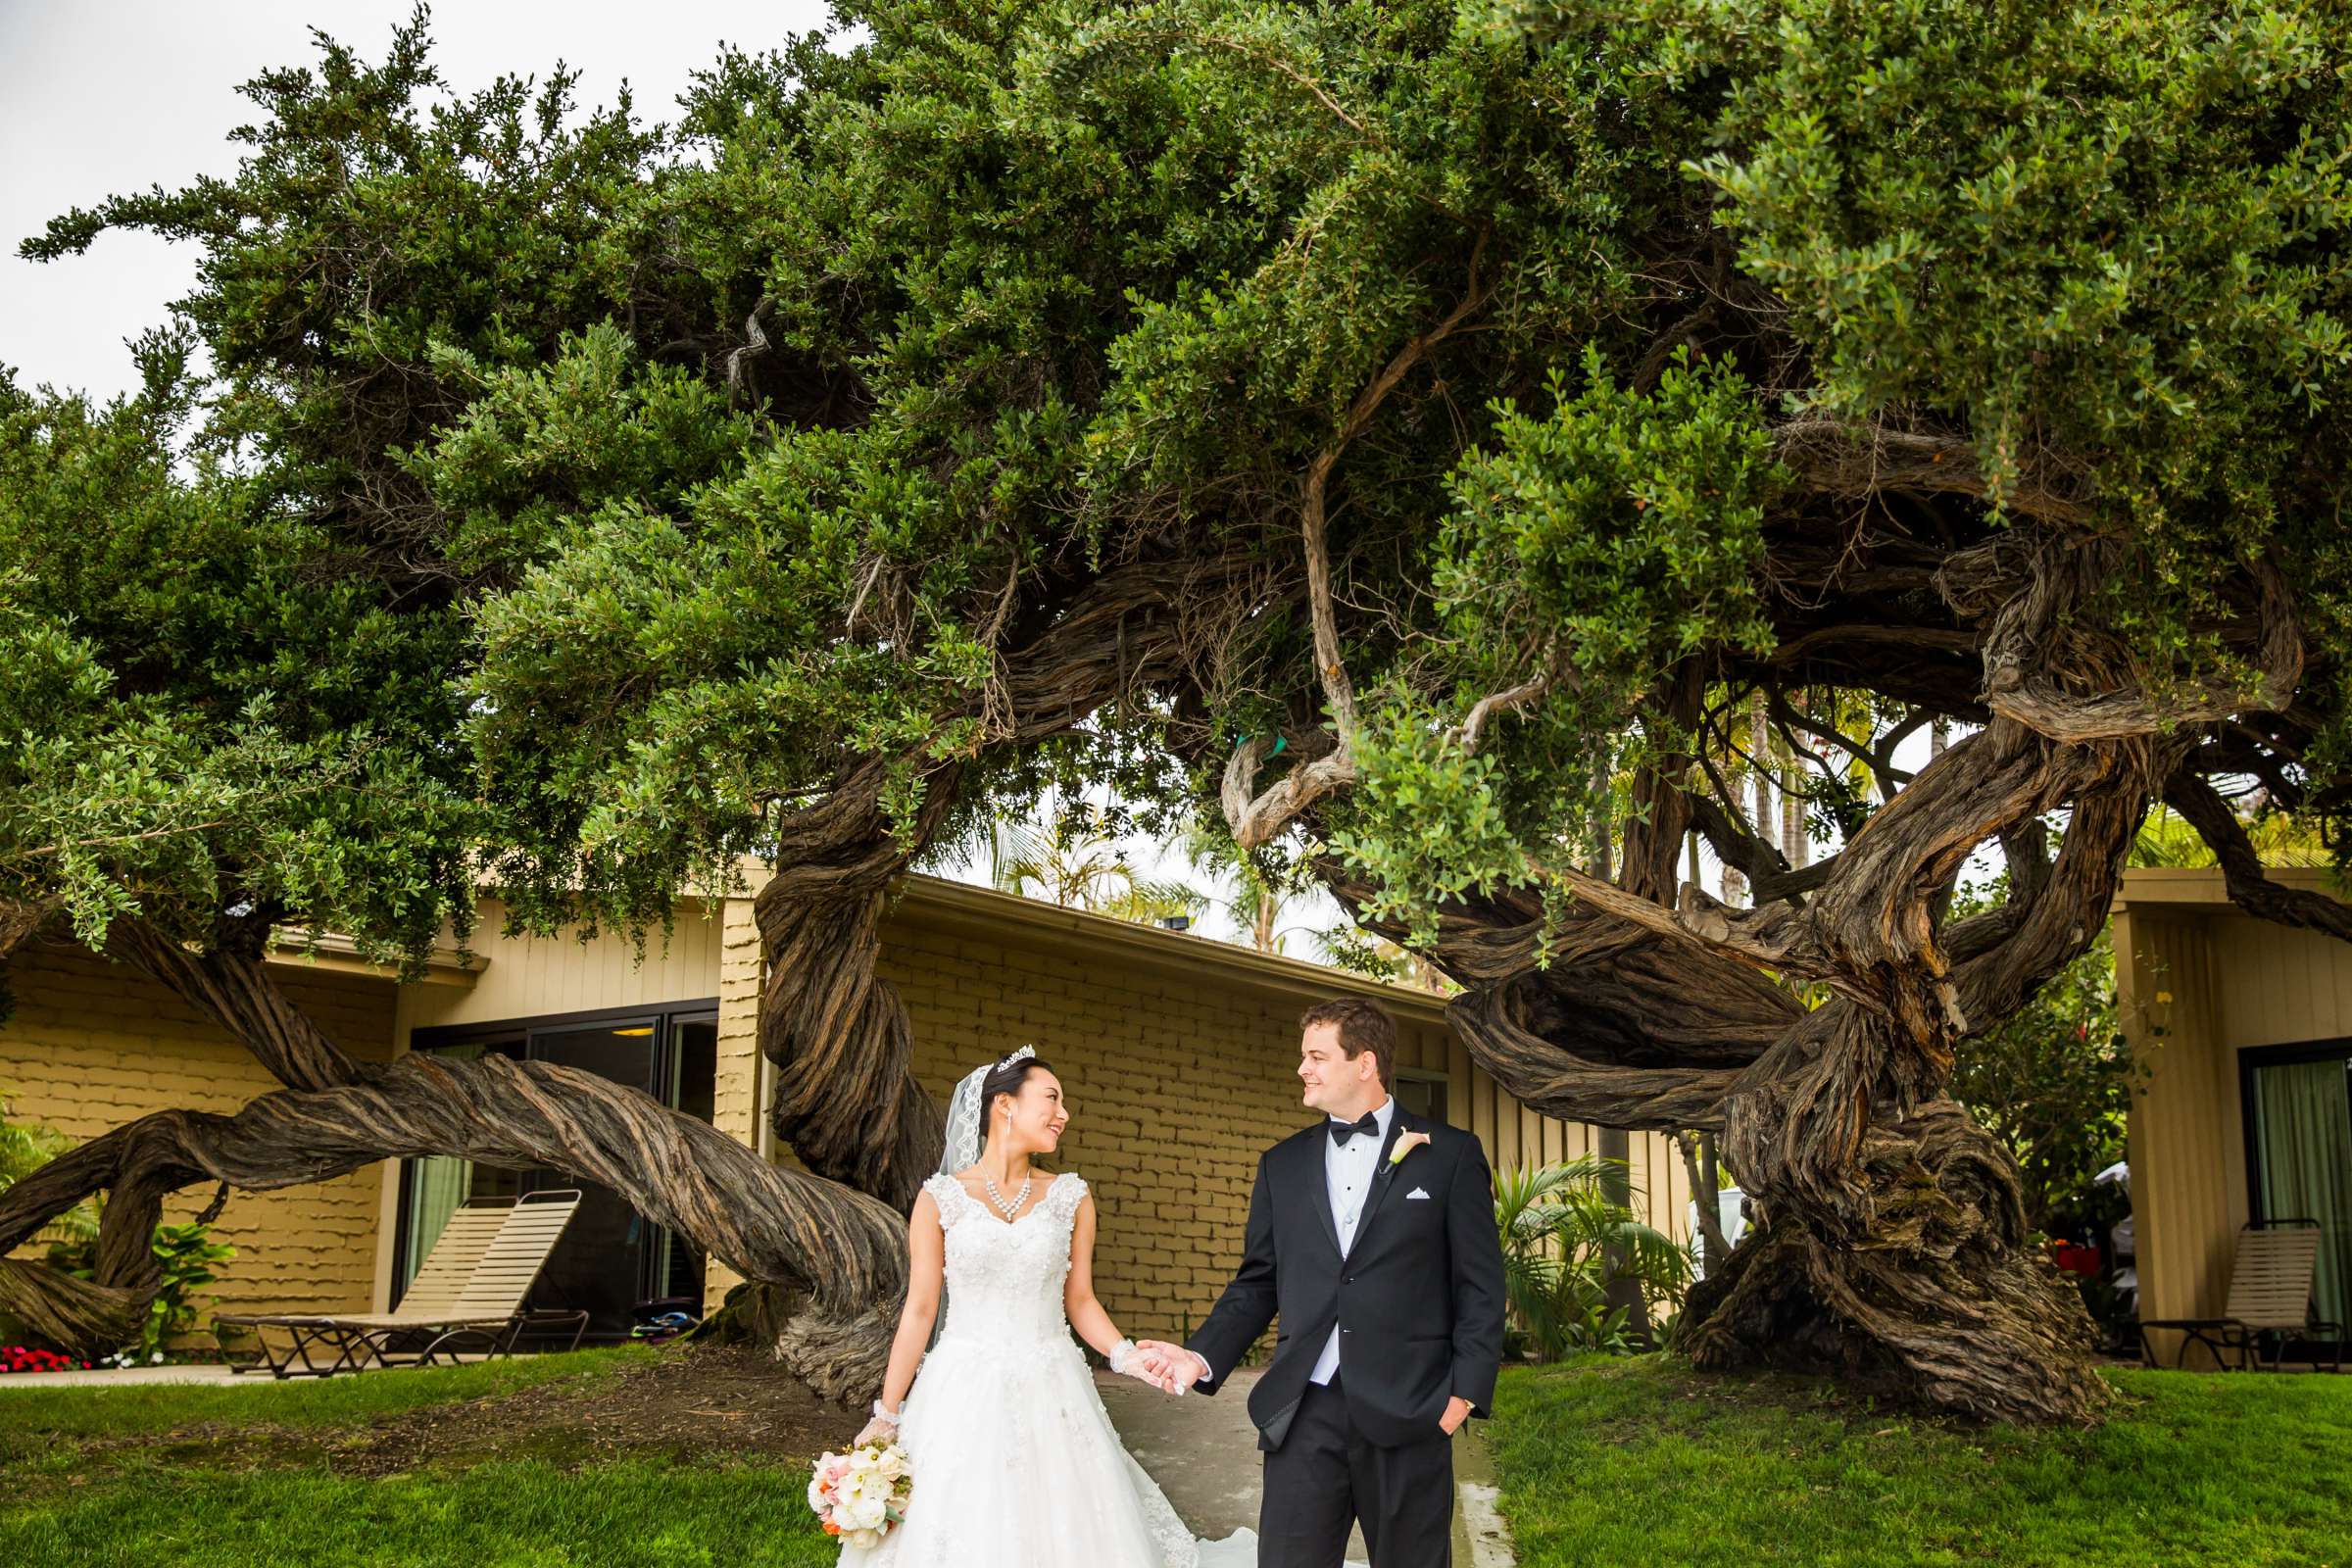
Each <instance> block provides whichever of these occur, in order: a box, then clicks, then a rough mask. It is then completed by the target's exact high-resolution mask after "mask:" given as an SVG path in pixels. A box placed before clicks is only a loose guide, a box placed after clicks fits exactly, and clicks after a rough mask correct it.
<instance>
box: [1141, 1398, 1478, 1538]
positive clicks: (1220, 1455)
mask: <svg viewBox="0 0 2352 1568" xmlns="http://www.w3.org/2000/svg"><path fill="white" fill-rule="evenodd" d="M1258 1375H1259V1374H1258V1372H1257V1370H1256V1369H1254V1368H1249V1367H1245V1368H1243V1369H1242V1370H1240V1371H1237V1372H1235V1373H1234V1374H1233V1376H1232V1378H1231V1379H1230V1380H1229V1381H1228V1382H1227V1383H1226V1385H1225V1390H1224V1392H1223V1393H1221V1394H1219V1395H1217V1396H1216V1397H1213V1398H1206V1397H1201V1396H1199V1395H1186V1396H1185V1397H1182V1398H1171V1397H1168V1396H1166V1395H1164V1394H1155V1393H1153V1392H1152V1390H1150V1389H1147V1388H1145V1387H1144V1386H1143V1385H1142V1384H1140V1383H1138V1382H1136V1381H1135V1380H1134V1379H1133V1378H1122V1377H1113V1376H1111V1375H1110V1374H1109V1373H1107V1372H1099V1373H1097V1374H1096V1375H1095V1385H1096V1387H1097V1388H1098V1389H1100V1390H1101V1391H1102V1394H1103V1408H1104V1409H1106V1410H1108V1411H1109V1412H1110V1420H1111V1424H1112V1425H1113V1426H1115V1427H1117V1428H1118V1429H1119V1437H1120V1438H1121V1440H1122V1441H1124V1442H1125V1443H1126V1445H1127V1451H1128V1452H1130V1453H1132V1454H1134V1455H1135V1457H1136V1461H1137V1462H1138V1463H1139V1464H1141V1465H1142V1466H1143V1467H1144V1468H1145V1469H1146V1470H1149V1471H1150V1472H1151V1473H1152V1480H1154V1481H1156V1482H1158V1483H1159V1486H1160V1490H1161V1491H1163V1492H1165V1493H1166V1494H1167V1495H1168V1500H1169V1501H1170V1502H1172V1503H1174V1504H1175V1505H1176V1511H1177V1512H1178V1513H1180V1514H1182V1515H1183V1516H1184V1522H1185V1523H1186V1524H1188V1525H1191V1526H1192V1527H1193V1534H1194V1535H1196V1536H1201V1537H1204V1538H1206V1539H1208V1540H1212V1541H1215V1540H1221V1539H1223V1538H1224V1537H1226V1536H1229V1535H1231V1534H1233V1533H1234V1532H1235V1531H1236V1530H1240V1529H1243V1528H1248V1529H1251V1530H1254V1529H1256V1528H1257V1503H1258V1493H1259V1480H1260V1468H1259V1462H1260V1460H1261V1458H1262V1457H1263V1456H1262V1455H1260V1454H1259V1452H1258V1451H1257V1429H1256V1428H1255V1427H1253V1426H1251V1425H1250V1409H1249V1402H1248V1401H1249V1398H1250V1385H1251V1384H1252V1383H1254V1382H1255V1381H1256V1380H1257V1378H1258ZM1485 1429H1486V1423H1484V1422H1481V1421H1473V1422H1471V1423H1470V1431H1468V1432H1466V1433H1461V1434H1457V1435H1456V1436H1455V1438H1454V1441H1453V1480H1454V1506H1453V1568H1513V1565H1514V1563H1515V1562H1516V1561H1517V1559H1516V1558H1515V1557H1513V1556H1512V1554H1511V1544H1510V1537H1509V1535H1508V1533H1506V1532H1505V1531H1504V1529H1503V1527H1502V1518H1501V1516H1500V1515H1499V1514H1498V1513H1496V1512H1495V1472H1494V1465H1493V1462H1492V1459H1491V1456H1490V1451H1489V1448H1488V1438H1487V1433H1486V1430H1485ZM1367 1555H1368V1554H1367V1553H1366V1551H1365V1549H1364V1538H1363V1534H1362V1532H1360V1531H1359V1532H1357V1533H1356V1535H1355V1537H1354V1539H1353V1540H1352V1541H1351V1542H1350V1543H1349V1544H1348V1557H1349V1558H1350V1559H1351V1560H1353V1561H1356V1562H1362V1561H1364V1560H1365V1559H1366V1557H1367Z"/></svg>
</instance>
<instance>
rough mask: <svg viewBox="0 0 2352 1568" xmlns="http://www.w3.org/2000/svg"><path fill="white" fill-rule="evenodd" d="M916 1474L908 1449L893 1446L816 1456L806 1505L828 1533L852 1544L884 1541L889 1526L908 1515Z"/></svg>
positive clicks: (868, 1545)
mask: <svg viewBox="0 0 2352 1568" xmlns="http://www.w3.org/2000/svg"><path fill="white" fill-rule="evenodd" d="M913 1491H914V1476H913V1474H912V1472H910V1471H909V1470H908V1469H907V1450H906V1449H904V1448H902V1447H900V1446H898V1445H897V1444H895V1443H892V1444H868V1445H867V1446H864V1447H862V1448H853V1449H851V1450H850V1451H849V1452H848V1453H825V1454H822V1455H819V1456H818V1458H817V1461H816V1468H815V1472H814V1473H813V1474H811V1475H810V1476H809V1508H810V1509H811V1510H812V1511H813V1512H814V1513H815V1514H816V1520H817V1523H818V1524H821V1525H823V1526H824V1527H825V1534H826V1535H828V1536H839V1537H840V1538H841V1539H842V1540H843V1541H844V1542H846V1543H847V1544H850V1545H853V1546H860V1547H866V1548H871V1547H874V1546H878V1545H880V1544H882V1538H883V1537H884V1536H887V1535H889V1534H890V1532H891V1527H892V1526H894V1525H897V1524H899V1523H901V1522H902V1521H904V1520H905V1519H906V1517H907V1495H909V1494H910V1493H912V1492H913Z"/></svg>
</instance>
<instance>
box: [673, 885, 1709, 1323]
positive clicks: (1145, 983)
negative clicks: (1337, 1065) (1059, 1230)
mask: <svg viewBox="0 0 2352 1568" xmlns="http://www.w3.org/2000/svg"><path fill="white" fill-rule="evenodd" d="M722 968H723V973H724V976H725V978H724V980H723V982H722V986H721V1001H720V1022H719V1066H718V1081H719V1124H720V1125H721V1126H722V1127H725V1128H727V1129H728V1130H729V1131H733V1132H736V1133H737V1136H739V1137H744V1138H746V1140H747V1141H755V1139H756V1133H755V1129H756V1127H757V1124H758V1105H759V1084H760V1075H759V1072H758V1065H759V1064H758V1046H757V1042H756V1041H755V1040H754V1038H753V1035H752V1028H751V1023H752V1020H753V1019H754V1018H755V1017H756V1015H757V1008H758V1001H759V979H760V950H759V938H758V932H757V930H756V929H755V928H754V927H753V926H752V924H751V921H750V919H749V904H748V901H738V902H737V904H736V906H735V907H734V911H733V912H732V914H731V918H730V919H729V920H728V922H727V926H726V947H725V951H724V956H723V959H722ZM879 971H880V974H881V976H882V978H884V979H886V980H888V981H890V982H891V983H892V984H893V985H895V986H896V987H897V988H898V991H899V994H900V996H901V997H902V998H903V999H905V1001H906V1003H907V1011H908V1013H909V1015H910V1021H911V1024H912V1030H913V1036H914V1042H915V1058H914V1066H915V1072H916V1075H917V1076H918V1077H919V1078H921V1080H922V1081H923V1085H924V1087H925V1088H927V1089H928V1090H930V1091H931V1093H932V1094H933V1095H934V1096H936V1097H938V1098H939V1099H941V1100H942V1101H944V1100H945V1099H946V1098H947V1096H948V1095H949V1094H950V1093H951V1092H952V1091H953V1090H954V1088H955V1085H956V1080H957V1079H959V1078H960V1077H962V1075H963V1074H964V1073H966V1072H968V1071H970V1070H971V1068H972V1067H973V1066H975V1065H976V1064H978V1063H979V1062H981V1061H984V1060H987V1059H989V1058H991V1057H994V1056H998V1055H1002V1054H1005V1053H1006V1052H1008V1051H1011V1050H1013V1049H1015V1048H1017V1047H1019V1046H1022V1045H1025V1044H1031V1043H1034V1044H1035V1045H1036V1046H1037V1048H1038V1053H1039V1054H1040V1055H1042V1056H1044V1057H1045V1058H1046V1059H1047V1060H1049V1061H1050V1062H1052V1063H1053V1065H1054V1068H1055V1070H1056V1072H1057V1073H1058V1074H1059V1075H1060V1077H1061V1079H1062V1082H1063V1086H1064V1088H1065V1090H1066V1092H1067V1095H1068V1102H1069V1104H1070V1107H1071V1121H1070V1130H1069V1132H1068V1134H1067V1135H1066V1137H1065V1138H1064V1140H1063V1144H1062V1148H1061V1151H1060V1153H1059V1155H1058V1156H1057V1157H1056V1159H1055V1160H1054V1166H1055V1167H1056V1168H1058V1169H1063V1170H1073V1171H1076V1172H1078V1173H1079V1174H1081V1175H1083V1176H1084V1177H1085V1178H1086V1179H1087V1182H1088V1184H1089V1185H1090V1186H1091V1187H1092V1189H1093V1191H1094V1194H1095V1199H1096V1204H1097V1207H1098V1210H1099V1216H1100V1225H1101V1230H1100V1234H1099V1236H1098V1239H1097V1243H1096V1286H1097V1293H1098V1295H1100V1296H1101V1298H1102V1299H1103V1305H1104V1306H1105V1307H1107V1308H1108V1309H1109V1311H1110V1314H1111V1317H1112V1319H1113V1320H1114V1321H1115V1322H1117V1323H1118V1325H1119V1327H1120V1328H1121V1329H1122V1330H1124V1331H1125V1332H1127V1333H1128V1334H1131V1335H1134V1336H1136V1337H1138V1338H1143V1337H1146V1336H1171V1335H1176V1334H1180V1333H1182V1332H1184V1331H1185V1330H1186V1329H1187V1327H1188V1326H1190V1325H1193V1324H1197V1323H1199V1322H1200V1320H1201V1317H1202V1316H1203V1315H1205V1314H1206V1312H1207V1310H1208V1308H1209V1306H1210V1305H1211V1304H1213V1303H1214V1301H1215V1299H1216V1298H1217V1295H1218V1293H1219V1292H1220V1291H1222V1290H1223V1289H1224V1286H1225V1284H1226V1282H1227V1281H1228V1280H1229V1279H1230V1278H1231V1277H1232V1272H1233V1269H1234V1267H1235V1265H1236V1264H1237V1263H1238V1262H1239V1260H1240V1255H1241V1246H1242V1233H1243V1229H1244V1225H1245V1222H1246V1220H1247V1218H1248V1214H1249V1204H1250V1177H1251V1175H1252V1173H1253V1172H1254V1170H1255V1166H1256V1160H1257V1156H1258V1154H1259V1153H1260V1152H1262V1151H1263V1150H1265V1149H1266V1148H1267V1147H1268V1146H1269V1145H1272V1144H1274V1143H1276V1142H1278V1141H1280V1140H1281V1139H1283V1138H1286V1137H1288V1136H1289V1135H1290V1134H1292V1133H1293V1132H1296V1131H1297V1130H1298V1129H1299V1127H1301V1126H1304V1125H1306V1124H1307V1123H1308V1122H1309V1121H1311V1120H1312V1113H1311V1112H1307V1111H1304V1110H1302V1109H1301V1108H1300V1105H1299V1085H1298V1080H1297V1078H1296V1076H1295V1074H1296V1069H1297V1065H1298V1050H1299V1013H1300V1012H1301V1011H1302V1010H1303V1009H1304V1008H1305V1007H1306V1006H1307V1005H1309V1004H1310V1003H1312V1002H1315V1001H1318V1000H1321V999H1323V998H1326V997H1330V996H1334V995H1339V994H1342V993H1343V992H1350V993H1359V994H1360V993H1378V994H1379V996H1378V1000H1381V1001H1382V1002H1383V1003H1384V1005H1388V1006H1389V1008H1390V1010H1391V1014H1392V1016H1394V1017H1396V1018H1397V1024H1398V1033H1399V1067H1400V1069H1401V1070H1402V1071H1403V1072H1404V1073H1412V1072H1421V1073H1426V1074H1428V1075H1430V1076H1434V1077H1441V1078H1443V1079H1445V1080H1446V1099H1447V1114H1448V1119H1449V1120H1450V1121H1452V1122H1453V1123H1454V1124H1455V1125H1456V1126H1461V1127H1466V1128H1469V1129H1470V1130H1471V1131H1473V1132H1475V1133H1476V1134H1477V1135H1478V1136H1479V1138H1480V1139H1481V1141H1482V1142H1483V1143H1484V1145H1485V1147H1486V1150H1487V1154H1488V1157H1489V1159H1490V1160H1492V1161H1494V1162H1495V1163H1498V1164H1502V1163H1519V1162H1531V1163H1532V1162H1536V1161H1542V1160H1560V1159H1567V1158H1572V1157H1574V1156H1575V1155H1577V1154H1580V1153H1584V1152H1589V1151H1590V1150H1591V1148H1592V1146H1593V1137H1594V1135H1593V1129H1591V1128H1588V1127H1584V1126H1580V1125H1576V1124H1571V1123H1565V1122H1560V1121H1556V1120H1553V1119H1551V1118H1548V1117H1543V1116H1538V1115H1536V1114H1535V1113H1534V1112H1532V1111H1528V1110H1526V1109H1525V1108H1524V1107H1523V1106H1521V1105H1519V1104H1518V1103H1516V1102H1514V1101H1513V1100H1512V1099H1511V1097H1510V1096H1509V1095H1507V1094H1504V1093H1502V1092H1501V1091H1500V1090H1499V1089H1498V1088H1497V1087H1496V1086H1495V1082H1494V1080H1493V1079H1491V1078H1489V1077H1488V1076H1487V1075H1486V1073H1484V1072H1483V1071H1481V1070H1479V1069H1478V1068H1477V1067H1476V1066H1475V1065H1474V1064H1473V1063H1472V1062H1471V1061H1470V1059H1469V1055H1468V1053H1467V1052H1466V1051H1465V1050H1464V1049H1463V1047H1462V1045H1461V1043H1460V1042H1459V1041H1458V1040H1457V1039H1455V1038H1454V1036H1453V1034H1452V1031H1451V1030H1450V1029H1449V1028H1447V1027H1446V1023H1445V1021H1444V1018H1443V1016H1442V1011H1441V1008H1440V1006H1439V1005H1438V1004H1437V1002H1436V1001H1435V999H1432V998H1428V997H1425V996H1420V995H1417V994H1405V993H1398V992H1396V991H1395V990H1393V989H1392V988H1387V987H1371V986H1368V985H1367V984H1366V983H1365V982H1362V981H1360V980H1355V979H1353V978H1352V977H1346V976H1341V975H1336V974H1333V973H1332V972H1330V971H1324V970H1313V969H1309V968H1307V967H1306V966H1304V965H1268V964H1265V963H1263V962H1262V961H1260V960H1257V959H1256V956H1255V955H1251V954H1248V953H1245V952H1244V951H1242V950H1239V949H1236V948H1232V947H1228V946H1225V945H1222V944H1216V943H1211V942H1207V941H1204V940H1202V939H1200V938H1192V937H1181V936H1176V935H1173V934H1171V933H1164V932H1154V931H1142V930H1137V929H1136V928H1133V927H1125V928H1120V927H1116V926H1114V925H1113V923H1111V922H1107V921H1101V920H1096V919H1093V918H1092V917H1087V916H1079V915H1073V914H1071V913H1069V912H1068V911H1060V910H1054V911H1045V910H1041V909H1039V908H1038V907H1036V906H1029V907H1020V906H1011V905H1005V904H1001V903H996V902H995V901H994V900H993V899H992V896H990V895H985V894H978V893H975V892H974V891H972V890H969V889H948V888H942V887H939V886H938V885H936V884H931V883H929V882H928V881H927V880H926V879H919V878H918V879H912V880H911V881H910V884H909V887H908V889H907V894H906V896H905V897H903V898H902V899H901V901H900V903H899V905H898V906H897V907H896V908H895V909H894V911H893V912H892V914H891V916H890V918H889V920H888V922H887V924H886V925H885V927H884V931H883V945H882V957H881V962H880V966H879ZM747 1112H748V1113H751V1114H752V1115H753V1118H754V1119H753V1123H752V1125H751V1126H745V1125H743V1124H741V1123H739V1122H737V1121H735V1120H734V1118H735V1117H737V1116H741V1115H743V1114H745V1113H747ZM1633 1155H1634V1171H1633V1179H1634V1182H1635V1185H1636V1186H1637V1188H1639V1189H1640V1190H1641V1191H1642V1194H1643V1197H1644V1199H1645V1200H1646V1208H1647V1211H1648V1218H1649V1219H1650V1222H1651V1223H1652V1224H1655V1225H1657V1226H1659V1227H1660V1228H1661V1229H1664V1230H1667V1231H1668V1232H1669V1233H1670V1234H1673V1235H1677V1236H1681V1235H1684V1234H1685V1233H1687V1231H1688V1228H1689V1227H1688V1224H1687V1222H1686V1219H1685V1215H1684V1204H1685V1202H1686V1201H1687V1200H1688V1197H1689V1192H1688V1183H1687V1182H1685V1181H1684V1180H1683V1179H1682V1174H1681V1171H1680V1168H1679V1164H1678V1163H1677V1162H1676V1161H1675V1160H1674V1158H1673V1157H1672V1156H1673V1151H1672V1145H1671V1144H1670V1143H1669V1142H1668V1141H1667V1140H1665V1139H1663V1138H1660V1137H1655V1136H1650V1137H1637V1138H1635V1139H1634V1140H1633ZM781 1157H786V1158H789V1157H790V1156H789V1153H788V1152H787V1153H785V1154H783V1155H782V1156H781ZM1637 1206H1642V1205H1641V1204H1638V1205H1637ZM734 1283H735V1278H734V1276H733V1275H731V1274H729V1273H727V1272H726V1271H725V1270H723V1269H715V1268H714V1269H713V1270H712V1271H711V1282H710V1299H711V1302H712V1303H715V1302H716V1301H717V1300H718V1299H721V1298H722V1297H723V1296H724V1294H725V1292H726V1290H727V1289H728V1288H729V1287H730V1286H732V1285H733V1284H734Z"/></svg>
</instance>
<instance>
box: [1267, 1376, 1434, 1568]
mask: <svg viewBox="0 0 2352 1568" xmlns="http://www.w3.org/2000/svg"><path fill="white" fill-rule="evenodd" d="M1351 1524H1361V1525H1362V1526H1363V1527H1364V1544H1365V1545H1366V1546H1369V1547H1370V1548H1371V1550H1372V1568H1448V1565H1449V1563H1450V1561H1451V1548H1452V1544H1453V1440H1452V1439H1450V1438H1448V1437H1446V1435H1445V1434H1444V1433H1443V1432H1439V1431H1435V1430H1433V1431H1432V1432H1431V1433H1430V1435H1429V1441H1428V1442H1427V1443H1416V1444H1413V1445H1411V1446H1409V1447H1402V1448H1381V1447H1375V1446H1373V1445H1371V1444H1370V1443H1367V1442H1365V1441H1364V1438H1363V1435H1362V1434H1361V1433H1359V1432H1357V1431H1356V1430H1355V1423H1354V1422H1352V1421H1350V1420H1348V1400H1347V1398H1346V1397H1344V1396H1343V1395H1342V1394H1341V1393H1340V1380H1339V1379H1338V1378H1336V1377H1335V1378H1333V1379H1332V1380H1331V1383H1330V1385H1329V1386H1328V1387H1318V1386H1317V1385H1315V1384H1312V1383H1310V1384H1308V1385H1307V1386H1306V1394H1305V1396H1304V1397H1303V1398H1302V1399H1301V1401H1300V1403H1299V1414H1298V1416H1297V1417H1296V1418H1295V1419H1294V1420H1293V1421H1292V1422H1291V1430H1290V1432H1289V1434H1288V1435H1287V1436H1286V1437H1285V1438H1284V1439H1283V1441H1282V1446H1281V1447H1279V1448H1277V1449H1275V1450H1274V1451H1273V1452H1272V1453H1269V1454H1267V1455H1266V1493H1265V1498H1264V1500H1263V1501H1262V1502H1260V1503H1259V1505H1258V1513H1257V1568H1340V1565H1341V1563H1343V1562H1345V1561H1346V1560H1347V1556H1348V1526H1349V1525H1351Z"/></svg>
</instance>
